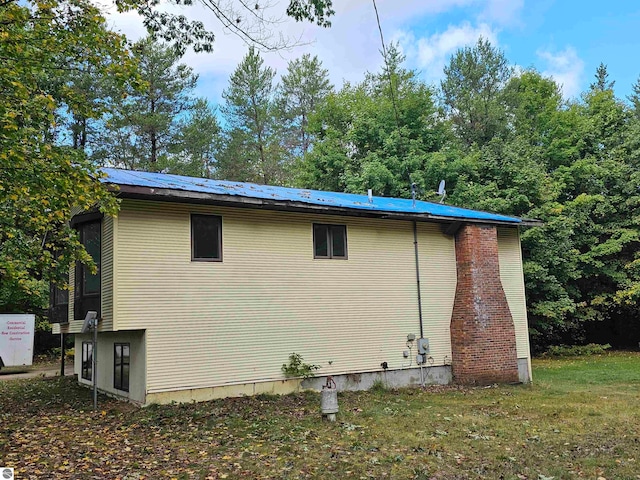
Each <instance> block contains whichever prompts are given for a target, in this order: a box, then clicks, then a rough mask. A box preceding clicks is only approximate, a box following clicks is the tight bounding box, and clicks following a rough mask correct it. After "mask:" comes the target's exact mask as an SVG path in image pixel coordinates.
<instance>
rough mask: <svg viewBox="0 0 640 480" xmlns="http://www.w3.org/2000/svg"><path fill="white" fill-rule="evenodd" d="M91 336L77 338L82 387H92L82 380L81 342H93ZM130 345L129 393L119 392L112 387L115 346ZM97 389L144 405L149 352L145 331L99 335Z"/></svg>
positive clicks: (77, 370) (76, 360) (77, 369)
mask: <svg viewBox="0 0 640 480" xmlns="http://www.w3.org/2000/svg"><path fill="white" fill-rule="evenodd" d="M92 340H93V335H92V334H77V335H76V336H75V355H74V372H75V374H76V375H77V376H78V381H79V382H80V383H81V384H83V385H89V386H91V385H93V383H92V382H91V381H89V380H85V379H83V378H82V342H91V341H92ZM115 343H129V347H130V348H129V351H130V358H129V363H130V366H129V391H128V392H125V391H123V390H117V389H116V388H114V386H113V384H114V382H113V360H114V344H115ZM97 352H98V369H97V371H98V389H99V390H101V391H102V392H106V393H108V394H111V395H117V396H119V397H122V398H126V399H128V400H132V401H134V402H138V403H144V402H145V393H146V375H145V373H146V372H145V365H146V352H145V335H144V332H142V331H132V332H117V333H116V332H105V333H99V334H98V347H97Z"/></svg>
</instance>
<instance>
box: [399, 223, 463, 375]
mask: <svg viewBox="0 0 640 480" xmlns="http://www.w3.org/2000/svg"><path fill="white" fill-rule="evenodd" d="M418 252H419V258H420V286H421V288H420V292H421V296H422V318H423V325H424V336H425V337H426V338H428V339H429V355H430V356H431V357H432V358H433V361H434V363H433V364H434V365H444V364H449V363H451V335H450V326H451V314H452V312H453V302H454V299H455V295H456V283H457V280H456V278H457V269H456V247H455V240H454V238H453V237H452V236H447V235H445V234H443V233H442V231H441V229H440V225H437V224H434V223H418ZM416 309H417V306H416ZM416 315H417V310H416ZM407 333H409V332H407ZM412 333H415V334H416V336H418V333H419V331H415V332H412ZM414 352H415V350H414ZM415 353H417V352H415Z"/></svg>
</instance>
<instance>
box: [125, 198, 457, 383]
mask: <svg viewBox="0 0 640 480" xmlns="http://www.w3.org/2000/svg"><path fill="white" fill-rule="evenodd" d="M190 213H211V214H216V215H221V216H222V229H223V258H224V261H223V262H217V263H212V262H192V261H191V250H190V244H191V238H190ZM313 222H318V223H334V224H340V225H346V226H347V243H348V257H349V259H348V260H337V259H334V260H323V259H314V258H313V235H312V223H313ZM420 237H421V240H420V241H421V242H423V243H424V244H425V249H424V253H422V255H423V256H424V258H425V261H427V262H429V261H434V259H435V258H437V257H439V256H440V255H443V256H448V257H450V258H448V259H447V260H439V262H440V263H442V264H446V265H448V266H449V267H450V265H452V264H455V256H454V252H453V248H452V247H451V244H452V241H444V240H443V238H442V234H440V233H439V232H438V231H436V230H433V229H429V228H425V229H424V230H423V229H421V232H420ZM426 245H430V246H429V247H426ZM117 246H118V248H117V251H116V257H117V270H116V274H115V285H116V292H115V295H116V297H117V305H118V311H117V317H118V318H117V326H118V329H119V330H121V329H132V330H133V329H146V330H147V336H146V345H147V391H148V392H149V393H152V392H159V391H165V390H173V389H181V388H198V387H208V386H216V385H225V384H234V383H245V382H249V381H260V380H270V379H280V378H282V373H281V370H280V367H281V365H282V364H283V363H285V362H286V361H287V358H288V356H289V354H290V353H292V352H296V353H299V354H301V355H302V356H303V357H304V359H305V361H306V362H308V363H311V364H318V365H320V366H321V367H322V368H321V369H320V370H319V372H318V373H319V374H338V373H348V372H358V371H375V370H379V369H380V364H381V363H382V362H385V361H386V362H388V364H389V368H392V369H396V368H401V367H402V365H403V364H404V363H406V361H405V359H404V358H403V357H402V351H403V350H405V349H406V345H405V342H406V335H407V334H408V333H415V334H418V333H419V324H418V315H417V287H416V278H415V257H414V249H413V231H412V224H411V222H401V221H390V220H376V219H360V218H354V217H337V216H329V215H307V214H298V213H284V212H274V211H262V210H252V209H240V208H229V207H213V206H199V205H185V204H177V203H160V202H145V201H134V200H125V201H124V202H123V204H122V209H121V212H120V215H119V217H118V243H117ZM425 268H426V267H425ZM425 272H426V270H425ZM433 281H434V282H435V281H436V280H433ZM429 286H430V284H429V281H427V283H426V286H425V287H423V288H425V295H426V297H427V299H428V300H429V302H430V310H431V311H432V312H438V313H437V314H433V317H434V318H437V321H438V324H437V325H434V326H430V325H425V331H427V332H429V335H430V336H431V337H432V338H434V339H440V338H445V337H448V332H449V322H448V319H447V321H444V319H443V315H444V313H443V312H446V311H449V316H450V304H451V303H452V302H453V298H452V297H451V298H439V297H440V295H438V294H436V293H434V292H436V290H434V289H430V288H429ZM451 292H453V291H451ZM440 302H444V304H445V306H444V307H440V306H438V307H436V305H439V303H440ZM427 322H428V320H427ZM434 342H435V343H434V348H435V349H436V350H435V351H436V352H438V353H437V355H438V357H439V356H441V355H443V354H444V352H445V351H449V346H448V345H447V346H446V347H444V349H443V350H442V351H441V350H439V349H441V348H443V347H442V345H440V344H441V343H444V342H440V341H439V340H434ZM436 344H437V345H436ZM434 358H435V357H434ZM435 360H436V363H437V364H441V359H440V358H435ZM330 362H331V364H330Z"/></svg>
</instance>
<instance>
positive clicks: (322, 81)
mask: <svg viewBox="0 0 640 480" xmlns="http://www.w3.org/2000/svg"><path fill="white" fill-rule="evenodd" d="M332 90H333V86H332V85H331V82H330V81H329V72H328V71H327V70H326V69H324V68H322V62H320V60H318V57H315V56H314V57H313V58H312V57H311V55H309V54H305V55H303V56H302V58H298V59H296V60H292V61H291V62H289V65H288V67H287V73H286V74H285V75H283V77H282V80H281V83H280V85H279V88H278V91H277V99H276V103H277V106H278V115H279V117H280V118H281V120H282V123H283V126H284V130H285V131H284V132H283V133H284V137H285V146H286V148H287V149H288V150H289V152H290V153H291V154H293V155H294V156H298V157H300V156H302V155H304V154H305V153H307V152H308V151H309V147H310V145H311V142H312V137H311V136H310V133H309V116H310V115H311V114H313V113H314V112H315V111H316V109H317V107H318V105H319V104H320V103H321V102H322V101H323V100H324V99H325V98H326V96H327V95H328V94H329V93H330V92H331V91H332Z"/></svg>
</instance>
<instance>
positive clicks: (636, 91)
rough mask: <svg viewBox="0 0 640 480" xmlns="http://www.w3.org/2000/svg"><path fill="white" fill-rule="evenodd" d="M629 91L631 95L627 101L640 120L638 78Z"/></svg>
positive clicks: (639, 84) (639, 83)
mask: <svg viewBox="0 0 640 480" xmlns="http://www.w3.org/2000/svg"><path fill="white" fill-rule="evenodd" d="M631 91H632V92H633V93H632V94H631V95H629V100H630V101H631V105H632V107H633V111H634V113H635V114H636V117H638V118H640V78H638V79H637V80H636V83H634V84H633V86H632V87H631Z"/></svg>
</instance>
